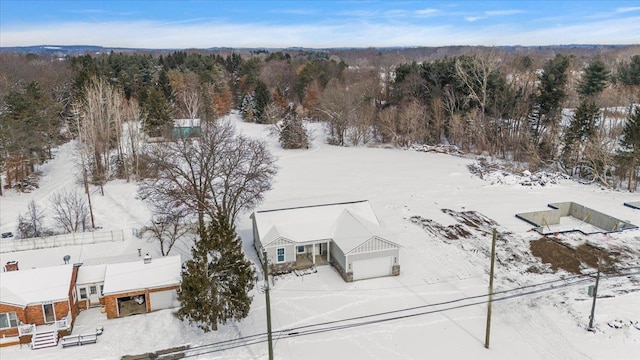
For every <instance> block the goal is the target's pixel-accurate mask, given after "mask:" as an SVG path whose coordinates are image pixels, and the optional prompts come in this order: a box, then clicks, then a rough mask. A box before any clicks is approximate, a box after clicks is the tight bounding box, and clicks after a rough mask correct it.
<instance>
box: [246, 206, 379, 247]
mask: <svg viewBox="0 0 640 360" xmlns="http://www.w3.org/2000/svg"><path fill="white" fill-rule="evenodd" d="M253 216H254V218H255V221H256V226H257V227H258V234H259V235H260V239H261V241H262V243H263V244H268V243H270V242H272V241H273V240H276V239H277V238H278V237H280V236H282V237H284V238H287V239H289V240H292V241H295V242H300V243H302V242H307V241H314V240H322V239H332V238H334V235H335V233H336V230H337V227H338V225H339V224H342V225H343V227H344V226H347V225H349V227H352V226H351V225H356V226H355V228H357V229H355V228H354V229H352V230H348V229H347V230H344V231H346V233H349V234H351V235H349V236H351V237H352V236H353V232H354V231H355V232H356V233H357V235H358V236H359V237H360V236H364V235H365V234H363V233H362V232H361V231H360V230H362V229H368V230H374V229H379V223H378V218H377V217H376V215H375V213H374V212H373V209H372V208H371V204H370V203H369V201H366V200H363V201H354V202H344V203H336V204H325V205H315V206H302V207H294V208H284V209H275V210H261V211H257V212H255V213H254V215H253ZM348 219H352V220H351V221H349V220H348ZM339 220H340V221H339ZM362 224H367V226H364V225H362ZM371 236H372V235H370V236H368V237H371ZM346 237H347V236H343V238H346Z"/></svg>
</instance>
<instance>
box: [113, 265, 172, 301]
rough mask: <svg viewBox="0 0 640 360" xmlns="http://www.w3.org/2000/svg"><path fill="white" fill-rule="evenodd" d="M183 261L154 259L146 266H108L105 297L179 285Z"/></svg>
mask: <svg viewBox="0 0 640 360" xmlns="http://www.w3.org/2000/svg"><path fill="white" fill-rule="evenodd" d="M181 271H182V259H181V257H180V256H179V255H178V256H167V257H160V258H154V259H152V260H151V262H149V263H147V264H145V263H144V261H143V260H142V259H140V260H139V261H135V262H129V263H122V264H110V265H107V269H106V272H105V280H104V290H103V293H104V294H105V295H109V294H117V293H122V292H127V291H133V290H140V289H152V288H159V287H164V286H172V285H179V284H180V280H181Z"/></svg>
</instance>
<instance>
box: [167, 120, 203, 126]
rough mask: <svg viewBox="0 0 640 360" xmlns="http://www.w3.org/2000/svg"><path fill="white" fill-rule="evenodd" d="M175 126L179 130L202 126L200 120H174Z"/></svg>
mask: <svg viewBox="0 0 640 360" xmlns="http://www.w3.org/2000/svg"><path fill="white" fill-rule="evenodd" d="M173 126H174V127H178V128H184V127H197V126H200V119H173Z"/></svg>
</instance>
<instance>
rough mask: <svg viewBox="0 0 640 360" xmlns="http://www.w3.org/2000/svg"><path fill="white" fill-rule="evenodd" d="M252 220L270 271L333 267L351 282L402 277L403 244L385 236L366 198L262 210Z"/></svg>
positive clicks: (254, 232)
mask: <svg viewBox="0 0 640 360" xmlns="http://www.w3.org/2000/svg"><path fill="white" fill-rule="evenodd" d="M251 217H252V219H253V236H254V239H253V240H254V245H255V247H256V250H257V251H258V254H259V256H260V258H261V260H262V261H267V262H268V263H269V264H270V267H271V271H278V272H280V271H283V272H284V271H291V270H293V269H296V268H298V269H301V268H305V266H306V267H310V266H315V265H324V264H331V265H332V266H333V267H334V268H335V269H336V270H337V271H338V273H339V274H340V275H341V276H342V278H343V279H344V280H345V281H347V282H350V281H354V280H363V279H370V278H376V277H382V276H396V275H400V248H401V246H400V245H398V244H396V243H394V242H392V241H389V240H387V239H386V238H385V236H384V235H383V234H384V233H385V231H384V229H383V228H382V226H380V222H379V221H378V217H377V216H376V214H375V212H374V211H373V208H372V207H371V204H370V203H369V202H368V201H366V200H363V201H352V202H343V203H335V204H320V205H309V206H298V207H285V208H281V209H272V210H260V211H256V212H254V213H253V215H252V216H251ZM264 251H266V254H267V258H266V259H262V257H263V256H262V254H263V252H264Z"/></svg>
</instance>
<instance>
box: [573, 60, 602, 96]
mask: <svg viewBox="0 0 640 360" xmlns="http://www.w3.org/2000/svg"><path fill="white" fill-rule="evenodd" d="M608 79H609V71H608V70H607V69H606V67H605V65H604V63H603V62H602V60H595V61H593V62H591V63H590V64H589V65H588V66H587V67H586V68H585V69H584V73H583V74H582V79H581V80H580V83H579V84H578V94H580V95H581V96H585V97H589V96H594V95H597V94H599V93H601V92H602V90H604V88H605V86H607V82H608Z"/></svg>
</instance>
